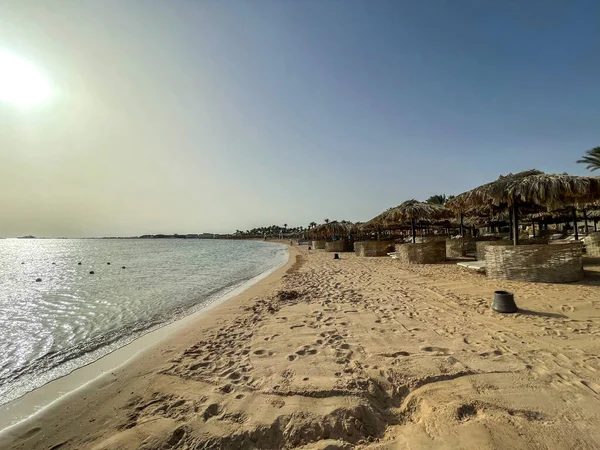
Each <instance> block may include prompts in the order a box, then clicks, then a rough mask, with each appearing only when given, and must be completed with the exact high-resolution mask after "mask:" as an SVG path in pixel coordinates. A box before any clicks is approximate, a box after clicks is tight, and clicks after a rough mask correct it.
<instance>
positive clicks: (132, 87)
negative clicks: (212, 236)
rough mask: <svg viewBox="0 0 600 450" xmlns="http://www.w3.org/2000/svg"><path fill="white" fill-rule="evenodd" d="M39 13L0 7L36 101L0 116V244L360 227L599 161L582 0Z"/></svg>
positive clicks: (593, 71) (2, 28) (36, 7)
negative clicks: (484, 188)
mask: <svg viewBox="0 0 600 450" xmlns="http://www.w3.org/2000/svg"><path fill="white" fill-rule="evenodd" d="M44 5H45V6H42V5H41V3H39V2H36V3H34V2H14V3H8V4H7V5H5V6H4V7H0V49H5V50H7V51H10V52H12V53H13V54H16V55H19V56H22V57H23V58H26V59H28V60H30V61H32V62H33V63H35V64H36V65H37V66H38V67H40V69H41V70H43V72H44V73H45V74H46V75H47V76H48V78H49V80H50V82H51V84H52V86H54V87H55V92H54V94H53V96H52V98H51V99H50V100H49V101H48V102H47V103H46V104H45V105H42V106H39V107H36V108H34V109H33V110H31V111H23V110H18V111H17V110H15V108H13V107H10V106H3V105H0V130H2V129H3V130H4V131H2V132H0V162H1V161H5V162H7V164H0V166H3V168H0V175H2V180H3V181H0V188H2V190H3V191H4V192H6V190H14V191H18V192H20V193H22V195H16V194H15V195H11V196H10V198H9V199H6V198H5V199H4V200H2V202H3V203H2V205H0V206H2V208H3V209H4V211H9V212H10V219H7V218H6V217H4V218H3V219H2V220H1V221H0V235H10V234H20V233H29V232H31V233H33V234H49V235H57V234H58V235H60V234H70V235H107V234H138V233H158V232H165V233H172V232H202V231H234V230H235V229H237V228H240V229H246V228H251V227H253V226H259V225H269V224H273V223H276V224H283V223H288V224H290V225H291V226H295V225H306V224H308V223H309V222H310V221H313V220H314V221H316V222H321V221H322V220H323V219H325V218H329V219H339V220H341V219H347V220H353V221H356V220H368V219H369V218H371V217H373V216H375V215H376V214H378V213H379V212H381V211H382V210H384V209H385V208H387V207H390V206H394V205H396V204H399V203H401V202H402V201H404V200H406V199H409V198H417V199H425V198H427V197H428V196H429V195H432V194H436V193H446V194H457V193H460V192H463V191H465V190H467V189H470V188H472V187H475V186H477V185H479V184H481V183H484V182H487V181H490V180H491V179H494V178H496V177H497V176H498V175H499V174H504V173H508V172H511V171H519V170H524V169H529V168H538V169H541V170H544V171H546V172H569V173H573V174H586V170H585V167H584V166H581V165H577V164H575V161H576V160H577V159H578V158H579V157H580V156H581V155H582V154H583V153H584V152H585V151H586V150H588V149H590V148H592V147H595V146H598V145H600V114H599V113H598V105H600V2H598V1H557V0H552V1H482V0H474V1H462V0H452V1H450V0H448V1H437V0H425V1H417V0H414V1H401V0H393V1H384V0H375V1H366V0H365V1H354V0H320V1H316V0H314V1H311V0H293V1H269V0H260V1H256V0H253V1H233V0H231V1H226V0H222V1H216V0H212V1H208V0H207V1H171V2H163V1H150V0H147V1H109V0H107V1H88V2H61V1H59V2H44ZM1 9H3V11H2V10H1ZM15 130H17V131H15ZM9 168H10V169H9ZM15 169H16V170H15ZM11 174H12V175H11ZM40 180H41V181H40ZM65 183H66V184H65ZM84 210H86V211H84ZM88 210H89V211H88ZM32 211H34V212H32ZM35 212H37V213H35ZM38 213H39V214H41V216H39V214H38ZM36 214H38V215H36ZM39 217H41V219H40V220H37V221H36V222H35V223H33V222H34V220H35V219H36V218H39ZM2 227H4V230H3V229H2Z"/></svg>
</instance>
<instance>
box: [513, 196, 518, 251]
mask: <svg viewBox="0 0 600 450" xmlns="http://www.w3.org/2000/svg"><path fill="white" fill-rule="evenodd" d="M512 211H513V224H514V226H515V229H514V230H513V243H514V245H519V211H518V209H517V204H516V203H513V205H512Z"/></svg>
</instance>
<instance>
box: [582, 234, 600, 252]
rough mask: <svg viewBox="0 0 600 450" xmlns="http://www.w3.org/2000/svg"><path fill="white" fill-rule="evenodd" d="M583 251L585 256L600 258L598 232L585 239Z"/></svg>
mask: <svg viewBox="0 0 600 450" xmlns="http://www.w3.org/2000/svg"><path fill="white" fill-rule="evenodd" d="M585 251H586V254H587V256H594V257H598V256H600V232H593V233H590V235H589V236H588V237H587V238H585Z"/></svg>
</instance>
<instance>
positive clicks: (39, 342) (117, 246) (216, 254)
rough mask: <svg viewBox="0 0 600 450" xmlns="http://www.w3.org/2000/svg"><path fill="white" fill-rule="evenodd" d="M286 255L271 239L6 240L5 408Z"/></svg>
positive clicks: (0, 339) (1, 292)
mask: <svg viewBox="0 0 600 450" xmlns="http://www.w3.org/2000/svg"><path fill="white" fill-rule="evenodd" d="M286 257H287V249H285V247H283V246H281V245H278V244H272V243H264V242H247V241H218V240H197V239H194V240H183V239H165V240H162V239H160V240H146V239H139V240H133V239H132V240H95V239H94V240H92V239H89V240H84V239H81V240H80V239H65V240H54V239H53V240H41V239H40V240H37V239H36V240H22V239H3V240H0V404H2V403H5V402H7V401H10V400H12V399H14V398H17V397H19V396H20V395H22V394H23V393H25V392H27V391H29V390H31V389H33V388H35V387H39V386H41V385H42V384H44V383H46V382H48V381H50V380H52V379H55V378H57V377H59V376H62V375H65V374H67V373H69V372H71V371H72V370H73V369H76V368H77V367H80V366H82V365H84V364H88V363H90V362H92V361H94V360H96V359H98V358H99V357H101V356H102V355H104V354H106V353H109V352H110V351H112V350H114V349H116V348H118V347H120V346H122V345H124V344H126V343H128V342H130V341H131V340H133V339H134V338H135V337H137V336H139V335H140V334H143V333H144V332H148V331H150V330H151V329H153V328H156V327H158V326H160V325H163V324H165V323H168V322H171V321H173V320H174V319H177V318H179V317H182V316H183V315H186V314H189V313H191V312H193V311H195V310H198V309H200V308H202V307H203V306H205V305H206V304H208V303H210V302H211V301H213V300H214V299H216V298H218V297H221V296H222V295H224V294H225V293H227V292H229V291H231V290H233V289H234V288H235V287H237V286H239V285H240V284H242V283H244V282H245V281H247V280H249V279H251V278H253V277H255V276H257V275H259V274H261V273H263V272H265V271H267V270H270V269H272V268H274V267H276V266H279V265H281V264H282V263H283V262H284V261H285V259H286ZM79 262H81V265H78V263H79ZM108 262H110V265H108V264H107V263H108ZM122 266H125V267H126V268H125V269H122ZM91 270H93V271H94V272H95V273H94V275H90V273H89V272H90V271H91ZM36 278H41V279H42V281H41V282H36Z"/></svg>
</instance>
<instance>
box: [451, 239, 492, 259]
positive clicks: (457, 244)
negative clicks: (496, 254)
mask: <svg viewBox="0 0 600 450" xmlns="http://www.w3.org/2000/svg"><path fill="white" fill-rule="evenodd" d="M500 239H501V237H498V238H493V237H490V236H481V237H472V236H464V237H459V238H453V239H446V257H447V258H464V257H465V256H473V255H476V253H477V247H478V244H479V243H480V242H494V241H498V242H502V241H500Z"/></svg>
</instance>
